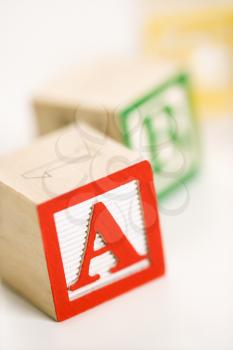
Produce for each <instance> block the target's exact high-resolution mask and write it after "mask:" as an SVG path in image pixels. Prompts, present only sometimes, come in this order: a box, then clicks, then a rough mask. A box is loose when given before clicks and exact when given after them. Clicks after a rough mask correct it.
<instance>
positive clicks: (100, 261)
mask: <svg viewBox="0 0 233 350" xmlns="http://www.w3.org/2000/svg"><path fill="white" fill-rule="evenodd" d="M140 201H141V199H140V195H139V191H138V182H137V181H130V182H129V183H127V184H124V185H122V186H118V187H116V188H114V189H113V190H111V191H107V192H105V193H103V194H101V195H99V196H96V197H92V198H91V199H88V200H86V201H84V202H82V203H79V204H76V205H73V206H71V207H69V208H68V209H64V210H61V211H59V212H57V213H55V214H54V219H55V225H56V230H57V235H58V241H59V245H60V250H61V256H62V261H63V266H64V271H65V278H66V284H67V287H69V286H71V285H72V284H73V283H74V282H76V281H77V277H78V276H79V273H80V268H81V264H82V261H83V254H84V253H85V246H86V240H87V238H88V237H87V236H88V227H90V220H91V215H92V208H93V206H94V205H95V204H96V203H98V202H100V203H103V204H104V205H105V206H106V208H107V210H108V211H109V212H110V214H111V215H112V217H113V218H114V220H115V221H116V222H117V224H118V225H119V226H120V228H121V230H122V232H124V234H125V235H126V238H127V240H128V241H129V242H130V244H131V245H132V246H133V247H134V249H135V250H136V251H137V253H138V254H139V255H141V256H143V255H146V254H147V253H148V248H147V241H146V235H145V230H144V222H143V216H142V212H141V204H140ZM99 234H100V235H96V239H95V242H94V244H95V249H96V250H98V249H100V248H101V247H102V246H103V245H104V244H103V240H102V239H101V232H99ZM115 265H116V258H115V257H114V255H113V254H112V253H111V252H110V251H108V252H105V253H103V254H101V255H99V256H96V257H94V258H93V259H91V262H90V270H89V274H90V276H94V275H96V274H99V275H100V278H99V279H98V280H97V281H95V282H93V283H90V284H88V285H87V286H84V287H82V288H78V289H77V290H75V291H70V290H69V291H68V295H69V299H70V300H75V299H77V298H79V297H81V296H83V295H85V294H88V293H90V292H91V291H93V290H97V289H99V288H101V287H103V286H104V285H107V284H109V283H112V282H114V281H117V280H120V279H122V278H125V277H126V276H129V275H132V274H134V273H136V272H138V271H141V270H144V269H145V268H147V267H148V266H149V265H150V263H149V260H148V259H145V260H143V261H141V262H139V263H137V264H134V265H132V266H130V267H128V268H125V269H122V270H121V271H118V272H115V273H111V272H110V270H111V269H112V268H113V267H114V266H115Z"/></svg>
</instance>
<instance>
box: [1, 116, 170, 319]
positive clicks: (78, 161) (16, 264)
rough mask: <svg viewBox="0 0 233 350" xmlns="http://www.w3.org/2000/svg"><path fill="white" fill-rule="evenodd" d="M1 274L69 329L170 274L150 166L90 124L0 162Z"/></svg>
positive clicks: (46, 138)
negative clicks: (79, 317) (75, 319)
mask: <svg viewBox="0 0 233 350" xmlns="http://www.w3.org/2000/svg"><path fill="white" fill-rule="evenodd" d="M0 164H1V168H0V216H1V220H0V273H1V277H2V278H3V280H4V281H6V282H7V283H8V284H9V285H10V286H12V287H13V288H14V289H16V290H17V291H18V292H19V293H21V294H22V295H24V296H25V297H26V298H28V299H29V300H31V301H32V302H33V303H34V304H35V305H37V306H38V307H39V308H40V309H41V310H43V311H44V312H46V313H47V314H48V315H50V316H51V317H53V318H54V319H56V320H59V321H61V320H64V319H66V318H69V317H71V316H73V315H76V314H78V313H80V312H82V311H85V310H86V309H89V308H91V307H93V306H95V305H98V304H99V303H102V302H104V301H106V300H108V299H111V298H113V297H115V296H117V295H119V294H121V293H123V292H126V291H128V290H130V289H132V288H133V287H136V286H138V285H141V284H142V283H144V282H147V281H149V280H151V279H154V278H156V277H159V276H161V275H162V274H163V273H164V261H163V253H162V245H161V237H160V228H159V217H158V209H157V203H156V196H155V191H154V186H153V176H152V170H151V166H150V164H149V162H148V161H146V160H142V159H141V158H140V156H139V155H138V154H137V153H136V152H133V151H131V150H129V149H127V148H126V147H124V146H123V145H121V144H119V143H117V142H116V141H113V140H111V139H110V138H107V137H106V136H105V135H103V134H101V133H99V132H97V131H96V130H94V129H92V128H90V127H87V126H86V125H85V124H82V123H79V124H72V125H70V126H68V127H65V128H63V129H60V130H59V131H56V132H54V133H51V134H50V135H47V136H44V137H41V138H40V139H39V140H38V141H37V142H35V143H34V144H33V145H31V146H30V147H29V148H26V149H24V150H21V151H18V152H16V153H14V154H11V155H7V156H4V157H1V159H0Z"/></svg>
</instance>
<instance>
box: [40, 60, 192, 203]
mask: <svg viewBox="0 0 233 350" xmlns="http://www.w3.org/2000/svg"><path fill="white" fill-rule="evenodd" d="M34 107H35V111H36V116H37V121H38V126H39V132H40V133H41V134H45V133H47V132H50V131H52V130H54V129H56V128H59V127H61V126H64V125H66V124H68V123H70V122H72V121H75V120H85V121H86V122H87V123H89V124H90V125H91V126H93V127H95V128H97V129H99V130H101V132H103V133H104V134H106V135H108V136H110V137H111V138H113V139H115V140H117V141H120V142H122V143H124V144H125V145H126V146H128V147H131V148H133V149H135V150H137V151H138V152H139V153H140V154H142V155H143V157H145V158H146V159H148V160H149V161H150V162H151V164H152V168H153V171H154V173H155V175H156V184H157V190H158V196H159V198H162V197H163V196H165V195H167V194H168V193H170V192H171V191H173V190H174V189H176V188H178V187H181V186H184V182H185V181H186V180H187V179H189V178H190V177H191V176H192V175H193V174H195V172H196V170H197V167H198V162H199V153H198V151H197V148H198V146H197V144H198V142H197V135H196V125H195V118H193V114H194V111H193V101H192V96H191V90H190V83H189V77H188V74H187V73H185V72H183V71H181V70H180V69H178V68H177V67H174V65H171V64H170V63H164V62H154V61H147V60H146V61H145V60H144V59H137V60H120V59H115V60H111V61H101V62H96V63H95V64H86V65H84V66H80V67H76V68H74V69H71V70H70V71H69V72H67V73H65V74H64V75H63V76H60V77H58V78H57V79H55V80H54V81H52V82H51V83H50V84H48V85H47V86H46V87H44V88H43V89H42V90H41V91H40V92H38V94H37V95H36V97H35V99H34Z"/></svg>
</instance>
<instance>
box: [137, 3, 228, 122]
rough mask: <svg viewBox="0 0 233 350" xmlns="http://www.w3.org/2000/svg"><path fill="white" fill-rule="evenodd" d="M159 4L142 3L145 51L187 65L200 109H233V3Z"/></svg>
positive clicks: (222, 111) (209, 111) (217, 112)
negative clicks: (162, 6)
mask: <svg viewBox="0 0 233 350" xmlns="http://www.w3.org/2000/svg"><path fill="white" fill-rule="evenodd" d="M158 5H159V4H156V3H155V2H153V3H151V6H148V3H147V4H145V3H144V5H142V6H144V7H147V10H146V11H145V12H146V13H145V15H144V19H143V22H144V24H143V33H142V34H143V35H142V37H143V47H144V51H145V53H146V54H147V55H148V56H149V57H155V58H156V57H158V55H159V56H160V57H162V58H163V59H165V60H173V61H175V62H182V63H183V64H185V65H186V66H188V67H189V69H190V71H191V73H192V77H193V85H194V93H195V99H196V101H197V105H198V108H199V115H201V116H208V117H209V116H211V117H213V116H222V115H225V112H229V111H232V110H233V103H232V101H233V68H232V60H233V24H232V23H233V6H232V4H231V5H230V3H229V4H228V5H226V4H225V5H224V4H221V2H220V1H219V4H216V3H213V4H205V3H203V4H202V5H201V6H200V4H199V6H198V4H195V3H193V6H192V5H191V6H188V4H186V5H187V6H185V4H184V3H179V2H178V3H176V4H174V3H173V5H174V6H175V8H174V9H173V10H171V8H170V7H169V6H167V8H166V10H165V11H164V9H163V10H162V9H160V8H159V6H158ZM189 5H190V4H189ZM171 28H172V29H171Z"/></svg>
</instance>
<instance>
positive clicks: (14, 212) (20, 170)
mask: <svg viewBox="0 0 233 350" xmlns="http://www.w3.org/2000/svg"><path fill="white" fill-rule="evenodd" d="M140 160H141V159H140V156H139V155H138V154H137V153H135V152H133V151H131V150H129V149H127V148H125V147H124V146H122V145H120V144H119V143H117V142H115V141H112V140H111V139H110V138H107V137H106V136H105V135H104V134H101V133H99V132H97V131H95V130H94V129H92V128H90V127H87V126H86V125H85V124H82V123H79V124H72V125H70V126H68V127H65V128H63V129H60V130H59V131H56V132H54V133H51V134H50V135H48V136H44V137H41V138H39V139H38V140H37V141H36V142H35V143H34V144H32V145H31V146H30V147H28V148H26V149H23V150H21V151H18V152H16V153H14V154H11V155H6V156H3V157H1V158H0V216H1V220H0V273H1V277H2V278H3V280H5V281H6V282H7V283H8V284H9V285H10V286H12V287H13V288H14V289H16V290H17V291H18V292H20V293H21V294H23V295H24V296H25V297H26V298H28V299H30V300H31V301H32V302H33V303H34V304H35V305H37V306H38V307H39V308H40V309H42V310H43V311H45V312H46V313H47V314H49V315H50V316H51V317H53V318H55V319H56V313H55V310H54V303H53V297H52V292H51V287H50V281H49V276H48V270H47V265H46V259H45V254H44V250H43V243H42V235H41V231H40V225H39V222H38V215H37V205H39V204H41V203H44V202H46V201H47V200H50V199H51V198H54V197H57V196H59V195H61V194H63V193H66V192H69V191H71V190H74V189H75V188H78V187H80V186H82V185H85V184H88V183H90V182H93V181H95V180H97V179H99V178H102V177H104V176H107V175H109V174H112V173H113V172H116V171H118V170H121V169H124V168H126V167H128V166H130V165H132V164H135V163H137V162H139V161H140Z"/></svg>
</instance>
